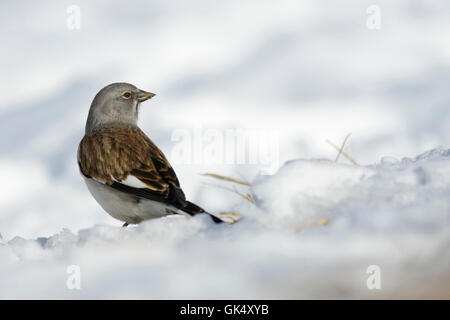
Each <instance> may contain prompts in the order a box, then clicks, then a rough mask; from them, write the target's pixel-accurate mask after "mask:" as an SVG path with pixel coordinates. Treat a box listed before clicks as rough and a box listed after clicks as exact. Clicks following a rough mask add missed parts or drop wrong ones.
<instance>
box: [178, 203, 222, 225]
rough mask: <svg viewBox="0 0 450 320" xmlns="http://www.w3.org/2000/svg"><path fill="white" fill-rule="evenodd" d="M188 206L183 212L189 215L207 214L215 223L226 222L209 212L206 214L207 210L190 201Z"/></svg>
mask: <svg viewBox="0 0 450 320" xmlns="http://www.w3.org/2000/svg"><path fill="white" fill-rule="evenodd" d="M186 204H187V205H186V206H185V207H184V208H183V211H186V212H187V213H189V214H191V215H195V214H199V213H206V214H207V215H209V216H210V217H211V219H212V220H213V221H214V222H215V223H223V222H224V221H222V220H221V219H219V218H217V217H216V216H214V215H212V214H211V213H209V212H206V211H205V210H203V209H202V208H200V207H199V206H198V205H196V204H194V203H192V202H190V201H186Z"/></svg>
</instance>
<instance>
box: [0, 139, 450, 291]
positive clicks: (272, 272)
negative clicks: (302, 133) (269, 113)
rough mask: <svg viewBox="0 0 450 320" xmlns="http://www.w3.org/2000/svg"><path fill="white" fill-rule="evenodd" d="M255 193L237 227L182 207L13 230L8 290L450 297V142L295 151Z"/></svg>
mask: <svg viewBox="0 0 450 320" xmlns="http://www.w3.org/2000/svg"><path fill="white" fill-rule="evenodd" d="M250 194H251V195H252V197H253V199H254V200H255V204H254V205H253V204H251V203H249V202H247V201H245V200H242V202H241V203H239V204H237V205H236V206H235V207H234V208H233V210H235V211H238V212H240V213H242V214H243V215H244V219H243V220H241V221H240V222H239V223H237V224H236V225H234V226H228V225H215V224H213V223H212V222H211V221H210V219H208V217H202V216H197V217H195V218H192V219H188V218H185V217H181V216H173V217H166V218H162V219H158V220H152V221H146V222H144V223H142V224H140V225H139V226H135V227H129V228H120V227H112V226H106V225H96V226H93V227H91V228H88V229H83V230H80V231H78V232H77V233H73V232H71V231H70V230H67V229H64V230H62V231H61V232H60V233H58V234H55V235H53V236H51V237H48V238H37V239H32V240H26V239H23V238H20V237H16V238H13V239H11V240H5V239H3V240H1V241H2V243H1V245H0V261H1V265H0V282H1V283H2V288H1V289H0V298H150V299H152V298H159V299H184V298H187V299H199V298H204V299H217V298H222V299H239V298H247V299H257V298H381V297H383V298H424V297H432V298H449V297H450V285H449V283H450V281H449V280H450V267H449V266H450V253H449V250H448V248H449V247H450V223H449V222H450V219H449V218H450V201H449V199H450V149H444V148H436V149H433V150H431V151H429V152H426V153H424V154H422V155H419V156H417V157H415V158H405V159H402V160H396V159H394V158H389V157H386V158H383V159H382V160H381V161H380V162H379V163H377V164H374V165H370V166H354V165H345V164H339V163H335V162H331V161H327V160H293V161H289V162H287V163H286V164H284V165H283V166H282V167H281V168H280V169H279V170H278V172H277V173H275V174H274V175H271V176H262V175H261V176H258V177H256V179H255V180H254V182H253V183H252V186H251V188H250ZM319 220H320V221H327V223H321V224H314V223H315V222H316V221H319ZM302 226H303V227H302ZM305 226H307V227H305ZM373 265H375V266H376V267H379V270H380V284H381V287H380V289H373V290H370V289H369V288H368V287H367V279H368V278H369V277H370V276H371V274H368V273H367V270H368V268H369V266H373ZM70 266H76V267H77V268H79V270H80V289H70V286H67V281H68V279H69V278H70V277H71V271H70V270H72V269H70Z"/></svg>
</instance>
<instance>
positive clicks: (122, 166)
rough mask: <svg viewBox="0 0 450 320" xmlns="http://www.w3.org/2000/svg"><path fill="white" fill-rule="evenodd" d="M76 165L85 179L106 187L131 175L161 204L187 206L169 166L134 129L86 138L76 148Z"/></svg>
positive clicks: (104, 129)
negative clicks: (91, 179) (93, 180)
mask: <svg viewBox="0 0 450 320" xmlns="http://www.w3.org/2000/svg"><path fill="white" fill-rule="evenodd" d="M78 164H79V166H80V170H81V172H82V173H83V174H84V175H85V176H88V177H92V178H94V179H96V180H98V181H101V182H103V183H107V184H109V185H113V184H114V183H115V180H116V181H119V182H120V181H122V180H125V179H126V178H127V177H128V176H129V175H133V176H134V177H136V178H137V179H139V180H140V181H142V183H144V184H145V186H146V187H147V188H145V191H146V192H147V191H151V193H152V195H153V196H155V197H160V198H161V201H165V202H168V203H173V204H174V205H175V204H176V206H177V207H185V206H187V203H186V198H185V195H184V193H183V191H182V190H181V188H180V183H179V181H178V178H177V176H176V174H175V171H174V170H173V168H172V167H171V166H170V163H169V162H168V161H167V159H166V157H165V156H164V154H163V153H162V151H161V150H160V149H159V148H158V147H157V146H156V145H155V144H154V143H153V142H152V141H151V140H150V139H149V138H148V137H147V136H146V135H145V134H144V133H143V132H142V131H141V130H140V129H139V128H137V127H132V126H120V125H110V126H104V127H101V128H100V129H98V130H96V131H94V132H93V133H92V134H90V135H86V136H85V137H84V138H83V140H82V141H81V143H80V146H79V148H78ZM147 189H148V190H147Z"/></svg>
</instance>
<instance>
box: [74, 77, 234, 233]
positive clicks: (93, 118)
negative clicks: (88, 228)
mask: <svg viewBox="0 0 450 320" xmlns="http://www.w3.org/2000/svg"><path fill="white" fill-rule="evenodd" d="M154 96H155V94H154V93H151V92H147V91H144V90H140V89H138V88H137V87H136V86H134V85H132V84H130V83H125V82H117V83H112V84H110V85H107V86H106V87H104V88H103V89H101V90H100V91H99V92H98V93H97V95H96V96H95V97H94V100H93V101H92V103H91V106H90V109H89V113H88V117H87V121H86V126H85V134H84V137H83V138H82V140H81V142H80V144H79V146H78V151H77V161H78V167H79V170H80V173H81V176H82V177H83V179H84V182H85V184H86V185H87V188H88V190H89V192H90V193H91V195H92V196H93V197H94V199H95V200H96V201H97V202H98V204H100V206H101V207H102V208H103V209H104V210H105V211H106V212H107V213H108V214H109V215H111V216H112V217H113V218H115V219H117V220H120V221H122V222H124V224H123V227H126V226H128V225H129V224H139V223H140V222H142V221H144V220H148V219H155V218H160V217H164V216H168V215H173V214H182V215H185V216H194V215H197V214H207V215H209V216H210V217H211V218H212V220H213V221H214V222H216V223H222V222H226V223H228V224H233V223H235V222H236V221H237V219H239V218H240V215H239V214H237V213H230V214H212V213H209V212H207V211H206V210H204V209H203V208H201V207H200V206H198V205H196V204H194V203H193V202H190V201H188V200H187V199H186V196H185V194H184V192H183V190H182V188H181V186H180V182H179V180H178V178H177V175H176V174H175V171H174V169H173V168H172V166H171V165H170V163H169V161H168V160H167V158H166V156H165V155H164V153H163V152H162V151H161V150H160V149H159V148H158V147H157V146H156V144H155V143H153V141H152V140H151V139H150V138H149V137H148V136H147V135H146V134H145V133H144V132H143V131H142V130H141V129H140V128H139V127H138V117H139V111H140V106H141V103H142V102H144V101H146V100H149V99H151V98H153V97H154Z"/></svg>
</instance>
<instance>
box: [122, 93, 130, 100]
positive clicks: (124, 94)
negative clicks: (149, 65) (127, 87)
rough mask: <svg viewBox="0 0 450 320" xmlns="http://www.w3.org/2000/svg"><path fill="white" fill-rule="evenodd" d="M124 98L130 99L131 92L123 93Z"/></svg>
mask: <svg viewBox="0 0 450 320" xmlns="http://www.w3.org/2000/svg"><path fill="white" fill-rule="evenodd" d="M122 97H124V98H125V99H130V97H131V92H128V91H126V92H124V93H122Z"/></svg>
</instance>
